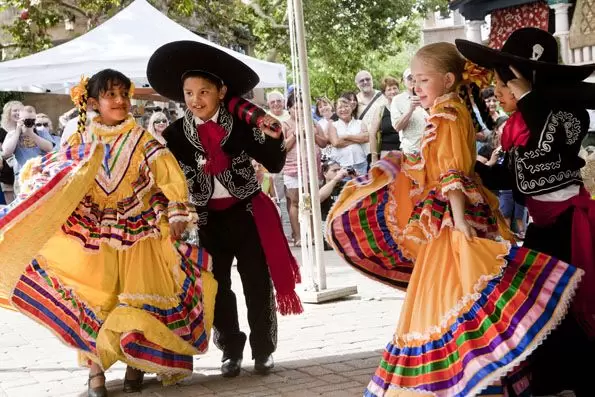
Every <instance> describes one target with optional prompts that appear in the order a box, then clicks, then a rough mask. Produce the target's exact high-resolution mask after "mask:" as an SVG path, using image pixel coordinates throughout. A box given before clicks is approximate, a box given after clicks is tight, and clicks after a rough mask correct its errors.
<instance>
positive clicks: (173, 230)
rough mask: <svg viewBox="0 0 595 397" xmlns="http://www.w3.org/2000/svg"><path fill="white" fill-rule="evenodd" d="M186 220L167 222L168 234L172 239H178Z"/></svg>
mask: <svg viewBox="0 0 595 397" xmlns="http://www.w3.org/2000/svg"><path fill="white" fill-rule="evenodd" d="M187 225H188V222H172V223H170V224H169V234H170V236H171V238H172V239H174V240H179V239H180V238H181V237H182V233H184V231H185V230H186V226H187Z"/></svg>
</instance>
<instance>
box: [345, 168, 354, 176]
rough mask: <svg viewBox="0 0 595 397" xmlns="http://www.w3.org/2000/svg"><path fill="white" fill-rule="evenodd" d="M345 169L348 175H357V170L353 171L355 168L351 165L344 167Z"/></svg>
mask: <svg viewBox="0 0 595 397" xmlns="http://www.w3.org/2000/svg"><path fill="white" fill-rule="evenodd" d="M345 171H347V175H349V176H356V175H357V172H355V169H354V168H353V167H345Z"/></svg>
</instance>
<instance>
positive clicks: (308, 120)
mask: <svg viewBox="0 0 595 397" xmlns="http://www.w3.org/2000/svg"><path fill="white" fill-rule="evenodd" d="M293 11H294V13H295V25H296V32H295V34H296V39H297V40H296V41H297V46H298V63H299V68H300V74H301V79H300V80H301V88H302V90H301V94H302V95H303V103H304V107H303V116H304V118H303V120H304V124H305V129H306V148H307V152H308V153H307V154H308V165H309V167H308V171H309V176H310V178H309V179H310V198H311V209H312V223H313V224H314V225H313V229H314V254H315V255H314V256H315V260H314V261H315V263H316V266H317V268H318V287H319V288H320V289H323V290H324V289H326V271H325V268H324V263H323V262H322V245H323V239H322V216H321V214H320V196H319V194H318V174H317V172H316V151H315V147H314V145H315V142H314V131H313V130H312V128H313V126H314V122H313V120H312V112H311V109H312V102H311V101H310V79H309V77H308V50H307V49H306V39H305V28H304V11H303V8H302V0H293Z"/></svg>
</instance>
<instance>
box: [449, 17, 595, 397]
mask: <svg viewBox="0 0 595 397" xmlns="http://www.w3.org/2000/svg"><path fill="white" fill-rule="evenodd" d="M456 45H457V48H458V49H459V51H460V52H461V53H462V54H463V55H464V56H465V57H466V58H467V59H469V60H470V61H471V62H474V63H476V64H478V65H480V66H483V67H486V68H489V69H493V70H495V76H496V89H495V92H496V97H497V98H498V100H499V101H500V104H501V106H502V107H503V109H504V110H505V111H506V112H509V113H512V114H511V117H510V119H509V121H508V122H507V124H506V126H505V128H504V131H503V134H502V150H503V151H504V152H505V157H504V162H503V164H502V165H495V166H493V167H488V166H485V165H484V164H481V163H477V165H476V171H478V173H479V174H480V176H481V178H482V180H483V182H484V183H485V184H486V186H488V187H489V188H491V189H499V190H500V189H505V188H512V189H513V192H514V195H515V197H516V198H517V199H519V200H524V201H525V203H526V206H527V208H528V209H529V214H530V215H531V217H532V218H533V223H531V224H530V225H529V226H528V228H527V232H526V236H525V241H524V246H525V247H527V248H531V249H534V250H537V251H541V252H544V253H546V254H549V255H552V256H555V257H557V258H559V259H561V260H563V261H566V262H568V263H571V264H573V265H575V266H577V267H579V268H582V269H583V270H584V271H585V276H584V278H583V280H582V282H581V285H580V288H579V290H578V292H577V295H576V297H575V299H574V301H573V303H572V309H573V310H572V312H571V314H569V315H568V316H566V318H565V319H564V320H563V321H562V319H554V318H553V319H544V321H554V322H560V321H561V323H560V326H559V327H558V328H557V329H556V331H554V332H553V333H552V335H551V336H550V337H549V338H548V339H547V340H546V342H545V343H544V345H543V346H542V347H540V348H538V349H537V351H536V352H535V354H534V355H533V356H532V358H531V359H530V362H529V367H528V370H529V371H528V372H529V373H530V374H529V377H528V378H529V380H530V384H531V393H532V395H534V396H541V395H545V394H553V393H558V392H560V391H562V390H568V389H570V390H573V391H574V392H575V395H576V396H577V397H581V396H592V395H593V386H592V380H591V379H590V377H592V376H593V374H594V373H595V366H594V365H593V361H592V360H590V359H591V358H592V357H593V353H595V348H594V345H593V337H594V336H595V293H594V292H593V288H595V201H593V200H592V199H591V198H590V195H589V194H588V193H587V191H586V190H585V188H584V186H583V181H582V179H581V168H582V167H583V166H584V164H585V162H584V160H583V159H581V158H580V157H579V150H580V145H581V142H582V140H583V138H584V137H585V135H586V133H587V130H588V127H589V116H588V114H587V111H586V107H589V108H593V107H595V85H592V84H588V83H584V82H583V80H584V79H586V78H587V77H588V76H589V75H591V74H592V73H593V72H594V71H595V65H582V66H567V65H562V64H559V63H558V58H559V53H558V45H557V42H556V39H555V38H554V37H553V36H552V35H551V34H549V33H547V32H545V31H543V30H540V29H536V28H523V29H519V30H517V31H515V32H513V33H512V34H511V36H510V37H509V39H508V40H507V41H506V43H505V44H504V46H503V47H502V50H501V51H498V50H495V49H491V48H489V47H485V46H483V45H480V44H477V43H473V42H470V41H467V40H457V41H456ZM577 354H578V355H581V356H583V359H585V361H583V362H581V363H580V364H579V362H580V361H582V360H580V359H579V358H578V356H577ZM509 393H511V394H512V395H514V394H515V393H516V394H517V395H519V391H518V388H517V389H514V388H511V389H510V390H509ZM523 395H525V394H523Z"/></svg>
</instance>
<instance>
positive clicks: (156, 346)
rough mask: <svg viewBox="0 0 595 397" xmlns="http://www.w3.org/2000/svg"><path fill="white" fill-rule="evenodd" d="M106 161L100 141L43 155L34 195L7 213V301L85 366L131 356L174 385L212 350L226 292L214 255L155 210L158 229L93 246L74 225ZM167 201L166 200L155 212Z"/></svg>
mask: <svg viewBox="0 0 595 397" xmlns="http://www.w3.org/2000/svg"><path fill="white" fill-rule="evenodd" d="M101 160H102V150H101V146H93V145H82V146H80V147H79V148H69V149H68V150H66V151H64V152H59V153H50V154H48V155H47V156H44V157H43V158H40V159H38V160H37V162H36V163H35V164H36V165H35V166H36V167H37V169H36V173H35V175H32V178H31V179H30V180H27V181H26V183H25V184H24V191H25V194H23V195H22V196H21V197H19V199H18V200H17V201H16V202H15V203H14V204H12V205H11V206H10V207H8V208H7V209H5V210H3V211H2V212H1V213H0V254H1V258H0V300H1V301H0V305H2V306H4V307H7V308H11V309H16V310H18V311H20V312H22V313H23V314H25V315H27V316H28V317H30V318H32V319H33V320H35V321H37V322H38V323H40V324H41V325H43V326H45V327H46V328H48V329H49V330H50V331H52V332H53V333H54V334H55V335H56V336H57V337H58V338H59V339H60V340H61V341H62V342H63V343H64V344H66V345H67V346H69V347H72V348H74V349H75V350H77V351H78V353H79V360H80V363H81V365H84V366H89V365H91V364H92V363H96V364H98V365H99V366H100V367H102V368H103V369H104V370H106V369H108V368H109V367H110V366H111V365H112V364H114V363H115V362H116V361H122V362H125V363H126V364H128V365H130V366H132V367H134V368H138V369H140V370H142V371H144V372H148V373H157V374H159V375H160V376H161V379H162V381H163V382H164V383H165V384H169V383H174V382H176V381H178V380H180V379H182V378H184V377H186V376H189V375H191V374H192V368H193V355H198V354H203V353H205V352H206V351H207V349H208V345H209V336H210V330H211V327H212V324H213V313H214V305H215V295H216V291H217V283H216V281H215V279H214V278H213V276H212V274H211V267H212V260H211V257H210V255H209V254H208V253H207V252H206V251H205V250H204V249H202V248H200V247H197V246H194V245H192V244H189V243H186V242H182V241H175V242H174V241H172V240H171V239H170V237H169V226H168V224H167V221H166V216H165V215H166V214H165V212H163V213H161V212H160V213H155V214H154V215H155V216H154V217H153V218H155V219H156V220H155V221H154V222H152V223H151V224H150V225H152V228H153V230H152V231H151V233H150V234H148V235H140V234H138V233H137V235H139V236H140V238H138V239H137V240H136V241H134V243H131V244H130V245H129V246H125V247H122V246H121V245H117V246H113V245H111V244H109V243H106V242H104V241H101V243H100V244H97V246H93V247H90V246H89V245H88V244H84V243H83V241H81V238H80V237H81V236H80V235H74V234H73V233H72V228H65V227H64V225H65V222H66V220H67V219H68V217H69V216H71V214H72V213H74V212H75V211H76V209H77V207H78V206H79V204H80V202H81V201H82V200H83V199H84V197H85V193H86V192H87V191H88V190H89V186H90V185H91V184H92V183H94V175H96V173H97V167H99V166H100V164H101ZM157 195H160V196H163V195H162V194H161V193H157ZM162 198H164V197H162ZM162 207H163V208H167V202H166V203H165V206H154V207H151V208H152V210H153V211H162V210H161V208H162ZM85 219H90V218H85ZM136 223H137V224H138V223H139V221H138V219H137V220H136ZM146 224H148V223H146ZM130 230H132V229H130ZM143 230H144V229H143ZM129 234H130V235H131V236H132V235H134V234H133V233H129ZM25 235H27V236H31V238H26V239H24V238H22V237H23V236H25ZM93 236H95V237H97V239H100V237H101V236H99V235H97V234H93ZM108 237H110V238H111V236H108ZM105 241H107V240H105Z"/></svg>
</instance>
